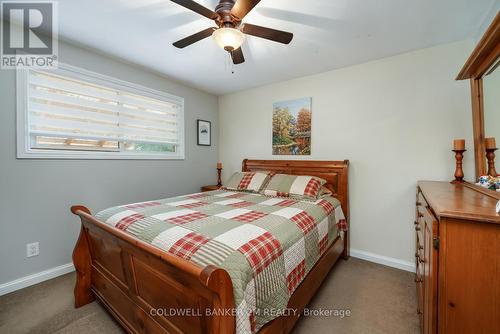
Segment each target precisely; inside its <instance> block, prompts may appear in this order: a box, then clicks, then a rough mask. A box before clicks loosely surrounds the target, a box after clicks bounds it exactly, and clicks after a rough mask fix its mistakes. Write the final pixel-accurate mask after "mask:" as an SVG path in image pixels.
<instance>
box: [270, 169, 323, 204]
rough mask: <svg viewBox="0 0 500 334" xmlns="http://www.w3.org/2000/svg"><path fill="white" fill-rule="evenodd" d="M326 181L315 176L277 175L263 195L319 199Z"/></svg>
mask: <svg viewBox="0 0 500 334" xmlns="http://www.w3.org/2000/svg"><path fill="white" fill-rule="evenodd" d="M325 183H326V181H325V180H323V179H320V178H319V177H315V176H304V175H288V174H275V175H273V176H272V177H271V180H269V182H268V183H267V185H266V186H265V188H264V189H263V191H262V194H264V195H267V196H281V197H295V198H306V199H317V198H318V196H319V194H320V191H321V187H322V186H323V185H324V184H325Z"/></svg>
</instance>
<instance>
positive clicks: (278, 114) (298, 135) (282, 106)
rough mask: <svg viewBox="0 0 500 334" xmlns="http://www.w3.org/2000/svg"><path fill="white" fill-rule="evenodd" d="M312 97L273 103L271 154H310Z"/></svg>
mask: <svg viewBox="0 0 500 334" xmlns="http://www.w3.org/2000/svg"><path fill="white" fill-rule="evenodd" d="M311 105H312V98H310V97H306V98H302V99H297V100H291V101H284V102H276V103H274V104H273V155H311V112H312V111H311Z"/></svg>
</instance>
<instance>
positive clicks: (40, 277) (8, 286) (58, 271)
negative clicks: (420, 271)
mask: <svg viewBox="0 0 500 334" xmlns="http://www.w3.org/2000/svg"><path fill="white" fill-rule="evenodd" d="M350 253H351V256H352V257H355V258H358V259H362V260H366V261H370V262H374V263H378V264H383V265H385V266H389V267H393V268H397V269H402V270H406V271H410V272H415V264H414V263H412V262H408V261H403V260H399V259H395V258H392V257H387V256H383V255H378V254H374V253H369V252H365V251H362V250H357V249H352V248H351V251H350ZM74 270H75V267H74V266H73V263H67V264H63V265H62V266H59V267H55V268H52V269H48V270H44V271H42V272H39V273H36V274H32V275H28V276H25V277H21V278H18V279H16V280H14V281H11V282H7V283H4V284H0V296H2V295H6V294H8V293H11V292H14V291H16V290H20V289H23V288H26V287H28V286H31V285H35V284H37V283H40V282H43V281H46V280H49V279H52V278H56V277H57V276H61V275H64V274H67V273H70V272H72V271H74Z"/></svg>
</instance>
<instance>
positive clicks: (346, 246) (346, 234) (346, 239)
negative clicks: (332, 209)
mask: <svg viewBox="0 0 500 334" xmlns="http://www.w3.org/2000/svg"><path fill="white" fill-rule="evenodd" d="M342 178H343V179H342V185H341V187H342V189H343V193H344V196H345V201H344V203H345V204H344V206H345V208H344V209H345V212H344V215H345V219H346V223H347V231H346V232H344V251H343V252H342V258H343V259H344V260H347V259H349V256H350V251H349V247H350V242H349V241H350V240H349V239H350V231H351V226H350V225H351V221H350V218H349V160H344V173H343V176H342Z"/></svg>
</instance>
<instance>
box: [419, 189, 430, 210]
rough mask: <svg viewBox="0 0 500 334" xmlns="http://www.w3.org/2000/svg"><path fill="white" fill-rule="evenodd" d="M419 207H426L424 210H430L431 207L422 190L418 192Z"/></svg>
mask: <svg viewBox="0 0 500 334" xmlns="http://www.w3.org/2000/svg"><path fill="white" fill-rule="evenodd" d="M417 206H421V207H424V208H428V207H429V203H427V201H426V199H425V197H424V195H423V194H422V191H421V190H420V188H418V190H417Z"/></svg>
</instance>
